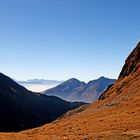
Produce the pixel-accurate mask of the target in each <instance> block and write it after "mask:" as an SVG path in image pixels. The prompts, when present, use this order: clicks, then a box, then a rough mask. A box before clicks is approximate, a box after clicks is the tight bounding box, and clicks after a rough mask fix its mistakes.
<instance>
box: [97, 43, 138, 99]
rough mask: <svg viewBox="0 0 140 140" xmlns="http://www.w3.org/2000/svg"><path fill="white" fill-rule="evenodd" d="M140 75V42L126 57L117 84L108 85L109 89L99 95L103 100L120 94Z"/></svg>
mask: <svg viewBox="0 0 140 140" xmlns="http://www.w3.org/2000/svg"><path fill="white" fill-rule="evenodd" d="M139 77H140V42H139V43H138V44H137V46H136V48H135V49H134V50H133V51H132V52H131V54H130V55H129V56H128V58H127V59H126V61H125V64H124V66H123V68H122V71H121V72H120V75H119V77H118V80H117V82H116V84H115V85H112V86H110V87H108V89H107V90H106V91H105V92H104V93H103V94H102V95H101V96H100V97H99V99H101V100H103V99H106V98H108V97H110V96H113V95H118V94H120V93H121V91H122V90H124V89H125V88H127V87H129V86H130V83H131V82H132V81H133V80H135V79H137V78H139ZM130 78H131V80H130ZM132 79H133V80H132Z"/></svg>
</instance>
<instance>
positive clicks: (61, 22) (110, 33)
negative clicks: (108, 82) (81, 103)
mask: <svg viewBox="0 0 140 140" xmlns="http://www.w3.org/2000/svg"><path fill="white" fill-rule="evenodd" d="M139 5H140V1H139V0H135V1H132V0H123V1H122V0H117V1H115V0H108V1H104V0H88V1H86V0H71V1H67V0H59V1H58V0H46V1H44V0H13V1H10V0H6V1H0V17H1V22H0V31H1V32H0V46H1V51H0V64H1V65H0V71H1V72H2V73H4V74H6V75H8V76H10V77H12V78H14V79H17V80H28V79H33V78H38V79H52V80H59V81H62V80H64V81H65V80H67V79H70V78H77V79H79V80H81V81H85V82H87V81H90V80H93V79H97V78H99V77H100V76H105V77H108V78H113V79H117V77H118V75H119V72H120V71H121V69H122V66H123V64H124V60H125V59H126V57H127V56H128V54H129V53H130V52H131V51H132V50H133V48H134V47H135V46H136V44H137V43H138V41H139V39H140V32H139V31H140V26H139V25H140V20H139V18H138V17H139Z"/></svg>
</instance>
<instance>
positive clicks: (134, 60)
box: [118, 42, 140, 79]
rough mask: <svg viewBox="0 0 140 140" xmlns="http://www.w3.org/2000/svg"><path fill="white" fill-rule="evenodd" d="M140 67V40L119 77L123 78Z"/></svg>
mask: <svg viewBox="0 0 140 140" xmlns="http://www.w3.org/2000/svg"><path fill="white" fill-rule="evenodd" d="M138 67H140V42H139V43H138V44H137V46H136V48H135V49H134V50H133V51H132V53H131V54H130V55H129V56H128V57H127V59H126V61H125V64H124V66H123V68H122V71H121V73H120V75H119V78H118V79H123V78H124V77H125V76H128V75H130V74H132V73H134V72H136V71H137V70H138Z"/></svg>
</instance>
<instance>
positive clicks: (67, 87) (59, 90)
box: [43, 77, 116, 103]
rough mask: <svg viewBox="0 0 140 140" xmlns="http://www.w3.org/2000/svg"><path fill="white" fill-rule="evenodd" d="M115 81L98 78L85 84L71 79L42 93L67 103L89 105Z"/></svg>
mask: <svg viewBox="0 0 140 140" xmlns="http://www.w3.org/2000/svg"><path fill="white" fill-rule="evenodd" d="M115 81H116V80H115V79H108V78H105V77H100V78H99V79H97V80H93V81H90V82H88V83H87V84H86V83H84V82H81V81H79V80H77V79H75V78H72V79H69V80H68V81H66V82H64V83H62V84H60V85H58V86H57V87H55V88H52V89H49V90H46V91H45V92H43V93H44V94H46V95H53V96H57V97H60V98H62V99H64V100H67V101H80V102H89V103H91V102H93V101H95V100H97V99H98V98H99V96H100V95H101V94H102V92H103V91H104V90H105V89H106V88H107V87H108V86H109V85H111V84H113V83H114V82H115Z"/></svg>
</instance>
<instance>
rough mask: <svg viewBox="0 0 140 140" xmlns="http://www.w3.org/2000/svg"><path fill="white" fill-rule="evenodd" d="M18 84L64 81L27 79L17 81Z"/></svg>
mask: <svg viewBox="0 0 140 140" xmlns="http://www.w3.org/2000/svg"><path fill="white" fill-rule="evenodd" d="M17 82H18V83H19V84H54V83H62V82H64V81H57V80H45V79H30V80H27V81H17Z"/></svg>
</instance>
